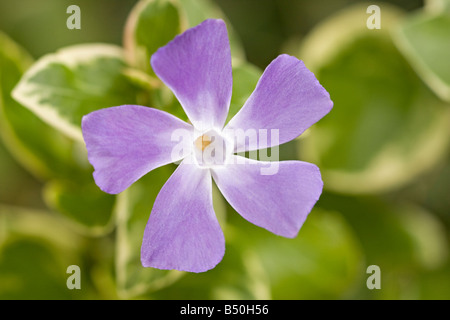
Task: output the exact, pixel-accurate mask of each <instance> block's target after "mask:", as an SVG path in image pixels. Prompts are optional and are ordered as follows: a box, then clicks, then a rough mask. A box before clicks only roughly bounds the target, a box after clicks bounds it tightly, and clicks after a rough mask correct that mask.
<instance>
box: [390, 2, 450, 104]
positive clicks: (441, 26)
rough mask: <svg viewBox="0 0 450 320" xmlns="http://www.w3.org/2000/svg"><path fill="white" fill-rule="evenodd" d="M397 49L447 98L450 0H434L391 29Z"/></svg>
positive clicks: (449, 90) (433, 87)
mask: <svg viewBox="0 0 450 320" xmlns="http://www.w3.org/2000/svg"><path fill="white" fill-rule="evenodd" d="M394 40H395V44H396V45H397V47H398V49H399V50H400V51H401V52H402V53H403V54H404V55H405V57H406V58H407V59H408V60H409V61H410V63H411V66H412V67H413V68H414V70H415V71H416V72H417V73H418V74H419V76H420V77H421V78H422V79H423V80H424V81H425V82H426V83H427V84H428V86H429V87H430V88H431V89H432V90H433V91H434V92H435V93H436V94H437V95H438V96H439V97H440V98H441V99H443V100H445V101H448V102H450V59H449V52H450V1H447V0H442V1H433V2H430V3H429V4H428V6H427V7H425V10H423V11H421V12H419V13H417V14H413V15H411V16H408V17H407V18H406V19H405V20H404V21H402V23H401V24H400V26H399V27H398V28H397V29H396V30H395V32H394Z"/></svg>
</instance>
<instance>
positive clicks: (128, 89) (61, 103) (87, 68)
mask: <svg viewBox="0 0 450 320" xmlns="http://www.w3.org/2000/svg"><path fill="white" fill-rule="evenodd" d="M125 67H126V65H125V62H124V59H123V52H122V49H121V48H120V47H117V46H114V45H107V44H84V45H76V46H71V47H67V48H64V49H61V50H59V51H57V52H56V53H52V54H48V55H46V56H44V57H42V58H41V59H39V60H38V61H37V62H36V63H35V64H34V65H33V66H32V67H31V68H30V69H29V70H28V71H27V72H26V73H25V75H24V76H23V77H22V79H21V80H20V82H19V83H18V85H17V86H16V87H15V89H14V90H13V93H12V94H13V97H14V98H15V99H16V100H17V101H18V102H20V103H21V104H23V105H24V106H25V107H27V108H28V109H30V110H31V111H32V112H34V113H35V114H36V115H37V116H38V117H39V118H41V119H42V120H43V121H45V122H46V123H48V124H50V125H51V126H53V127H55V128H56V129H58V130H60V131H61V132H63V133H65V134H66V135H68V136H69V137H71V138H73V139H75V140H78V141H82V134H81V118H82V117H83V115H85V114H87V113H90V112H92V111H95V110H98V109H101V108H107V107H113V106H119V105H123V104H137V99H138V95H139V94H142V91H141V90H140V89H139V88H138V87H137V86H136V85H134V84H132V83H131V82H130V81H129V79H128V78H127V77H126V76H125V75H124V73H123V70H124V68H125Z"/></svg>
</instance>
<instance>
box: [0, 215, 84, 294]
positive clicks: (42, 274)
mask: <svg viewBox="0 0 450 320" xmlns="http://www.w3.org/2000/svg"><path fill="white" fill-rule="evenodd" d="M0 221H1V228H2V230H0V283H1V284H2V285H1V286H0V298H1V299H74V298H83V297H84V298H86V297H89V295H90V294H91V293H92V291H91V288H90V286H89V285H88V283H87V281H86V278H83V277H82V278H81V279H82V282H81V285H82V290H69V289H68V288H67V286H66V281H67V278H68V277H69V274H67V273H66V270H67V267H68V266H70V265H74V264H75V265H79V266H83V265H82V261H81V260H80V258H79V256H78V250H79V249H80V245H81V238H80V237H78V236H77V235H76V234H74V233H73V232H71V230H70V229H68V228H66V227H65V226H64V225H63V224H62V223H61V221H58V220H57V219H55V218H54V217H52V216H51V215H50V214H48V213H47V212H39V211H30V210H27V209H19V208H10V207H4V206H0ZM83 271H84V269H82V272H83ZM83 275H84V274H82V276H83Z"/></svg>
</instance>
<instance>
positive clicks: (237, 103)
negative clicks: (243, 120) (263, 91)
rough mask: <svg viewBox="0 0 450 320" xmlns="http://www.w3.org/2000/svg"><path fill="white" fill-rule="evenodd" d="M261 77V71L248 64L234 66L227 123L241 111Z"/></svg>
mask: <svg viewBox="0 0 450 320" xmlns="http://www.w3.org/2000/svg"><path fill="white" fill-rule="evenodd" d="M261 75H262V72H261V70H259V69H258V68H257V67H255V66H253V65H252V64H250V63H248V62H242V63H239V64H237V65H235V66H233V94H232V96H231V104H230V111H229V112H228V117H227V121H226V122H228V121H230V120H231V118H233V117H234V116H235V115H236V113H238V111H239V110H241V108H242V106H243V105H244V103H245V102H246V101H247V99H248V97H250V95H251V94H252V92H253V90H255V87H256V84H257V82H258V80H259V78H260V77H261Z"/></svg>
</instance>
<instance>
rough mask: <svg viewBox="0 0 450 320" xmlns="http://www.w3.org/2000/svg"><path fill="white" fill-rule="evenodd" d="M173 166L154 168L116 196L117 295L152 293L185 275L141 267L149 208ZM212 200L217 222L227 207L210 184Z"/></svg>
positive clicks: (145, 294) (222, 217) (222, 222)
mask: <svg viewBox="0 0 450 320" xmlns="http://www.w3.org/2000/svg"><path fill="white" fill-rule="evenodd" d="M173 169H174V165H167V166H164V167H161V168H158V169H156V170H153V171H151V172H150V173H148V174H146V175H145V176H144V177H142V178H141V179H140V180H138V181H137V182H135V183H134V184H133V185H132V186H131V187H130V188H128V189H127V190H125V191H124V192H122V193H121V194H119V196H118V201H117V206H116V216H117V238H116V241H117V242H116V243H117V244H116V246H117V247H116V277H117V287H118V292H119V296H121V297H123V298H130V297H138V296H148V295H149V294H154V293H155V292H156V291H159V290H161V289H163V288H166V287H169V286H171V285H172V284H173V283H175V282H176V281H178V280H179V279H180V278H181V277H182V276H184V275H185V273H184V272H179V271H176V270H169V271H167V270H159V269H154V268H144V267H142V264H141V260H140V254H141V245H142V239H143V235H144V229H145V226H146V225H147V221H148V219H149V217H150V212H151V210H152V207H153V204H154V201H155V199H156V196H157V194H158V193H159V191H160V190H161V188H162V186H163V185H164V183H165V182H166V181H167V179H168V178H169V177H170V176H171V174H172V173H173V171H174V170H173ZM213 203H214V211H215V213H216V216H217V217H218V220H219V222H220V223H221V224H224V221H225V215H226V210H225V205H224V200H223V198H222V196H221V195H220V193H219V192H218V190H217V188H213Z"/></svg>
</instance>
